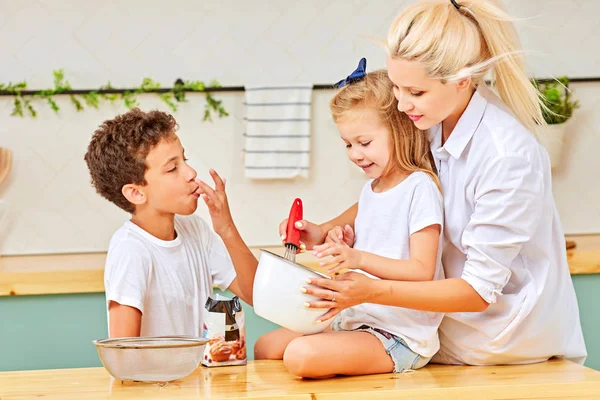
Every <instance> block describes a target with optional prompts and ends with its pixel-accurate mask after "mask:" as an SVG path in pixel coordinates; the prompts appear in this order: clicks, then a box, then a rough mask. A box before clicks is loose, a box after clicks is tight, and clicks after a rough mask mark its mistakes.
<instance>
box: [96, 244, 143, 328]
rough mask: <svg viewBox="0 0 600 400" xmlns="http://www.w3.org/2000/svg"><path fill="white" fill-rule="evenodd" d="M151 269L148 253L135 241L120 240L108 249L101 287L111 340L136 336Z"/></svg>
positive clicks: (140, 322) (140, 323) (140, 321)
mask: <svg viewBox="0 0 600 400" xmlns="http://www.w3.org/2000/svg"><path fill="white" fill-rule="evenodd" d="M151 266H152V258H151V256H150V253H149V252H148V250H147V249H146V248H145V247H144V246H143V245H142V244H141V243H139V242H137V241H134V240H124V241H121V242H119V243H117V244H115V245H114V246H112V247H111V248H109V250H108V255H107V258H106V267H105V269H104V287H105V292H106V300H107V302H108V322H109V332H108V334H109V336H110V337H111V338H112V337H136V336H140V332H141V325H142V314H143V312H144V299H145V297H146V288H147V286H148V282H147V280H148V276H149V275H150V270H151Z"/></svg>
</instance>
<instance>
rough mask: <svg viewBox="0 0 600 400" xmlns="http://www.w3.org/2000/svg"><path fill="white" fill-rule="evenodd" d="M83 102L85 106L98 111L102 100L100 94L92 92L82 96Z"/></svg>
mask: <svg viewBox="0 0 600 400" xmlns="http://www.w3.org/2000/svg"><path fill="white" fill-rule="evenodd" d="M82 97H83V100H84V101H85V104H87V105H88V106H90V107H93V108H95V109H98V106H99V104H100V98H99V96H98V92H95V91H91V92H89V93H85V94H84V95H82Z"/></svg>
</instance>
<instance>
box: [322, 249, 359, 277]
mask: <svg viewBox="0 0 600 400" xmlns="http://www.w3.org/2000/svg"><path fill="white" fill-rule="evenodd" d="M313 254H314V255H315V256H316V257H317V258H323V257H328V256H331V258H329V259H327V260H324V261H322V262H321V266H325V265H333V268H330V269H328V270H327V273H328V274H333V273H335V272H338V271H340V270H342V269H350V268H354V269H361V268H362V267H363V252H362V251H359V250H355V249H353V248H352V247H349V246H348V245H347V244H346V243H343V244H340V243H331V242H330V243H325V244H322V245H319V246H315V247H314V252H313Z"/></svg>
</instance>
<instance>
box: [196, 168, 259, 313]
mask: <svg viewBox="0 0 600 400" xmlns="http://www.w3.org/2000/svg"><path fill="white" fill-rule="evenodd" d="M210 176H211V177H212V179H213V181H214V182H215V189H214V190H213V189H212V188H211V187H210V186H209V185H207V184H206V183H205V182H203V181H201V180H197V181H196V182H197V183H198V185H199V187H198V192H199V193H200V194H201V197H202V199H203V200H204V202H205V203H206V205H207V206H208V211H209V213H210V218H211V220H212V224H213V229H214V230H215V232H216V233H217V234H218V235H219V236H220V237H221V239H222V240H223V243H224V244H225V247H226V248H227V252H228V253H229V256H230V257H231V261H232V262H233V267H234V268H235V272H236V274H237V277H236V278H235V279H234V280H233V281H232V283H231V284H230V285H229V288H228V289H229V290H231V291H232V292H233V293H234V294H236V295H237V296H238V297H240V298H241V299H242V300H244V301H245V302H246V303H248V304H250V305H252V292H253V287H254V275H255V274H256V267H257V266H258V260H256V257H254V254H252V252H251V251H250V249H249V248H248V246H247V245H246V243H245V242H244V240H243V239H242V237H241V235H240V233H239V232H238V230H237V227H236V226H235V223H234V222H233V218H232V217H231V211H230V210H229V202H228V201H227V194H226V193H225V182H224V181H223V180H222V179H221V177H220V176H219V174H217V173H216V172H215V171H214V170H212V169H211V170H210Z"/></svg>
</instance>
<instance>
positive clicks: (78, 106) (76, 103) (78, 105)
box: [70, 95, 83, 112]
mask: <svg viewBox="0 0 600 400" xmlns="http://www.w3.org/2000/svg"><path fill="white" fill-rule="evenodd" d="M70 97H71V103H73V105H74V106H75V109H76V110H77V112H79V111H83V105H82V104H81V102H80V101H79V99H78V98H77V97H75V96H73V95H71V96H70Z"/></svg>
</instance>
